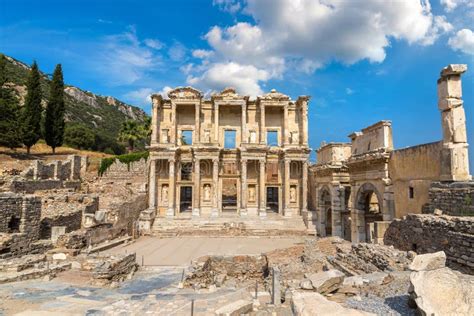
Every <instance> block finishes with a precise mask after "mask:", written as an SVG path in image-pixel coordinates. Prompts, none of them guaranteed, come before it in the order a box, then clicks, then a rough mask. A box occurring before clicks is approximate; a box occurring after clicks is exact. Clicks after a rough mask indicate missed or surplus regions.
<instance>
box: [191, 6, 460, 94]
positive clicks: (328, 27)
mask: <svg viewBox="0 0 474 316" xmlns="http://www.w3.org/2000/svg"><path fill="white" fill-rule="evenodd" d="M214 3H215V4H216V5H218V6H219V7H222V6H223V5H224V4H226V3H227V4H228V3H234V4H235V3H237V1H224V0H222V1H217V0H216V1H214ZM239 10H242V12H244V13H245V14H248V15H250V16H251V17H252V18H253V20H254V21H255V22H254V23H248V22H238V23H236V24H235V25H232V26H229V27H220V26H214V27H212V28H211V29H210V31H209V32H208V33H207V34H206V35H205V39H206V40H207V42H208V44H209V46H210V47H211V48H212V52H213V54H212V56H209V55H206V56H202V57H201V56H197V55H195V57H198V58H203V59H204V57H205V63H203V65H201V67H193V69H194V70H195V71H197V72H198V74H194V75H192V76H189V78H188V82H189V83H191V84H199V85H201V86H206V87H208V88H210V89H218V88H220V87H221V86H222V82H229V81H232V80H231V79H229V78H228V77H229V74H230V70H232V71H233V72H232V73H233V74H240V75H242V76H244V77H242V78H238V79H236V80H235V81H237V83H240V88H241V90H240V92H241V93H245V94H252V93H255V92H260V91H261V88H260V85H261V83H262V82H265V81H267V80H270V79H274V78H277V79H278V78H282V75H283V74H284V73H285V72H286V71H290V70H294V71H301V72H305V73H311V72H314V71H315V70H316V69H318V68H321V67H323V66H324V65H325V64H327V63H329V62H331V61H338V62H342V63H345V64H353V63H356V62H358V61H360V60H364V59H367V60H369V61H370V62H382V61H383V60H384V59H385V57H386V48H387V47H388V46H390V41H391V40H404V41H407V42H408V43H410V44H419V45H430V44H432V43H433V42H434V41H436V39H437V38H438V37H439V36H440V34H442V33H445V32H448V31H450V30H451V29H452V26H451V24H450V23H448V22H447V20H446V18H444V17H443V16H436V15H434V14H433V13H432V12H431V6H430V3H429V1H428V0H405V1H380V0H365V1H349V0H343V1H341V0H247V1H245V5H244V3H242V5H241V6H240V7H239ZM202 66H205V67H202ZM236 87H237V86H236Z"/></svg>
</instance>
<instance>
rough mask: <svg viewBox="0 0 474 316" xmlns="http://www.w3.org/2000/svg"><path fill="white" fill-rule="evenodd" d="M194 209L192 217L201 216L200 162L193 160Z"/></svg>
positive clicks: (196, 159)
mask: <svg viewBox="0 0 474 316" xmlns="http://www.w3.org/2000/svg"><path fill="white" fill-rule="evenodd" d="M193 197H194V207H193V212H192V214H193V216H199V215H200V214H201V209H200V207H201V160H200V159H198V158H194V194H193Z"/></svg>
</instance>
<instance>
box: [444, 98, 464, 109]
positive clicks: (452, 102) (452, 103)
mask: <svg viewBox="0 0 474 316" xmlns="http://www.w3.org/2000/svg"><path fill="white" fill-rule="evenodd" d="M463 104H464V101H463V100H460V99H453V98H449V99H439V100H438V109H439V110H440V111H446V110H450V109H454V108H457V107H458V106H462V105H463Z"/></svg>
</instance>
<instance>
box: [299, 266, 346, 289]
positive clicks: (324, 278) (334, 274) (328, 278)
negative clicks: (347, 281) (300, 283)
mask: <svg viewBox="0 0 474 316" xmlns="http://www.w3.org/2000/svg"><path fill="white" fill-rule="evenodd" d="M344 277H345V275H344V273H342V272H341V271H339V270H329V271H323V272H319V273H314V274H310V275H308V279H309V280H310V281H311V284H312V285H313V288H314V289H315V290H316V291H317V292H318V293H321V294H328V293H331V292H334V291H336V290H337V289H338V288H339V287H340V286H341V285H342V282H344Z"/></svg>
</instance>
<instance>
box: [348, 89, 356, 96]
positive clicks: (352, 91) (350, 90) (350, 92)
mask: <svg viewBox="0 0 474 316" xmlns="http://www.w3.org/2000/svg"><path fill="white" fill-rule="evenodd" d="M354 92H355V91H354V90H352V89H351V88H346V94H348V95H351V94H354Z"/></svg>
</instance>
